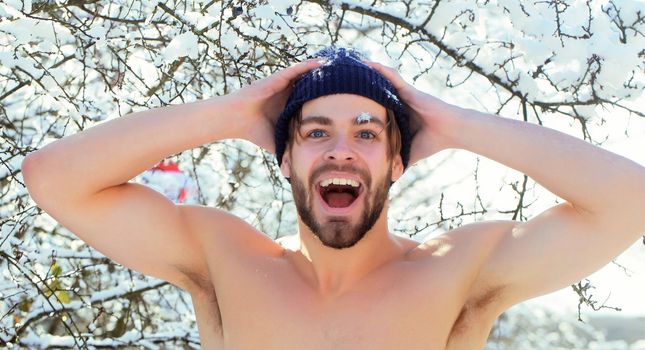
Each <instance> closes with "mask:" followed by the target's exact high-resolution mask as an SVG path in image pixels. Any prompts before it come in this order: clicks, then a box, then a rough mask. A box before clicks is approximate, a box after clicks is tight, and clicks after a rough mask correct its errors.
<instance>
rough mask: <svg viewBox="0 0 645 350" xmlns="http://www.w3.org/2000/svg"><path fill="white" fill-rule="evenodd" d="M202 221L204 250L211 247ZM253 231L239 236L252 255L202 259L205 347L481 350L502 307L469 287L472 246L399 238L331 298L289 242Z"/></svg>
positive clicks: (198, 305) (199, 291) (196, 294)
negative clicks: (394, 254)
mask: <svg viewBox="0 0 645 350" xmlns="http://www.w3.org/2000/svg"><path fill="white" fill-rule="evenodd" d="M207 227H208V226H204V227H203V231H202V232H203V234H201V235H202V239H203V242H204V249H205V251H206V252H209V251H215V250H217V249H216V248H215V247H214V246H212V245H213V244H215V242H214V241H213V240H212V237H211V236H209V235H208V233H207V232H208V229H207ZM211 227H212V226H211ZM245 230H249V231H253V230H252V229H249V228H245ZM258 234H259V233H258V232H257V231H255V232H246V233H245V234H242V235H241V236H246V238H245V239H246V240H248V239H249V238H248V237H257V240H258V242H260V243H258V244H255V243H253V242H247V243H249V244H247V245H246V246H249V247H254V248H253V250H252V251H250V252H249V251H247V252H238V253H236V252H231V254H230V255H228V256H226V257H220V259H219V260H217V261H216V258H214V257H213V256H214V255H215V254H213V255H212V256H208V257H207V259H208V260H209V261H208V265H209V270H210V276H208V277H206V276H204V277H196V278H195V281H198V283H196V285H199V287H197V288H191V290H190V293H191V296H192V300H193V305H194V308H195V313H196V318H197V323H198V327H199V333H200V338H201V342H202V348H203V349H207V350H211V349H236V350H237V349H394V348H399V349H451V350H456V349H481V348H483V346H484V344H485V342H486V339H487V338H488V335H489V332H490V329H491V327H492V325H493V323H494V321H495V319H496V318H497V316H498V315H499V313H500V312H501V310H499V307H497V306H495V303H494V302H491V301H494V299H495V298H494V293H491V292H486V291H481V292H473V290H474V289H476V288H478V286H472V281H473V280H474V276H475V275H476V273H477V271H476V268H477V266H476V264H474V263H469V259H470V258H468V256H469V255H468V254H469V252H468V251H464V250H467V249H473V248H472V244H465V245H464V248H463V249H462V248H460V247H458V246H457V245H456V244H454V243H455V242H454V241H450V243H447V242H446V241H445V240H443V239H438V240H437V242H436V245H434V246H432V245H431V248H429V247H428V246H424V247H423V248H422V247H421V246H419V243H418V242H416V241H413V240H410V239H406V238H401V237H397V239H399V240H400V243H401V247H403V249H404V250H405V251H402V255H401V259H399V260H396V261H393V262H390V263H388V264H386V265H385V266H383V267H381V268H379V269H377V270H375V271H374V272H372V273H370V274H369V275H368V276H366V277H365V278H364V279H363V280H362V282H361V283H360V284H359V285H358V286H357V287H356V288H354V289H352V290H350V291H348V292H346V293H344V294H342V295H340V296H334V297H328V296H322V295H320V294H319V293H318V292H317V290H316V289H314V288H313V287H312V286H311V285H310V283H308V282H307V280H306V278H304V277H303V275H302V273H301V272H300V270H299V268H298V265H299V264H301V263H302V261H301V260H299V257H298V256H299V253H298V252H297V251H294V250H291V249H290V245H291V244H292V243H289V242H290V241H291V239H287V240H286V241H284V242H281V243H280V244H282V245H280V244H278V243H274V242H270V243H269V242H268V239H267V238H266V237H260V236H259V235H261V234H259V235H258ZM294 237H295V236H294ZM220 244H221V242H220ZM211 248H212V249H211ZM432 250H435V251H436V252H438V253H439V254H432ZM470 255H474V256H475V257H473V259H476V255H477V254H470ZM465 257H466V258H465ZM470 262H472V261H470ZM474 296H476V297H474Z"/></svg>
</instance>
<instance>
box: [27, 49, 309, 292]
mask: <svg viewBox="0 0 645 350" xmlns="http://www.w3.org/2000/svg"><path fill="white" fill-rule="evenodd" d="M315 65H316V63H315V62H312V61H309V62H303V63H300V64H297V65H294V66H292V67H289V68H286V69H284V70H282V71H280V72H279V73H276V74H274V75H272V76H270V77H268V78H265V79H262V80H259V81H256V82H254V83H253V84H251V85H250V86H247V87H245V88H243V89H240V90H239V91H237V92H235V93H233V94H230V95H227V96H223V97H215V98H211V99H208V100H204V101H199V102H193V103H189V104H184V105H176V106H167V107H163V108H156V109H152V110H148V111H143V112H138V113H133V114H130V115H127V116H125V117H122V118H117V119H113V120H109V121H107V122H104V123H101V124H99V125H96V126H94V127H91V128H89V129H86V130H84V131H82V132H79V133H77V134H74V135H71V136H68V137H65V138H63V139H61V140H57V141H55V142H53V143H50V144H48V145H47V146H45V147H43V148H42V149H40V150H38V151H36V152H33V153H31V154H29V155H28V156H27V157H26V158H25V160H24V161H23V164H22V171H23V177H24V180H25V183H26V185H27V189H28V191H29V193H30V195H31V196H32V198H33V199H34V201H35V202H36V203H37V204H38V206H39V207H40V208H42V209H43V210H44V211H45V212H47V213H48V214H49V215H51V216H52V217H53V218H54V219H56V220H57V221H59V222H60V223H61V224H62V225H63V226H65V227H67V228H68V229H70V231H72V232H73V233H75V234H76V235H77V236H79V237H80V238H81V239H83V240H84V241H85V242H87V243H88V244H89V245H90V246H92V247H94V248H95V249H97V250H98V251H100V252H101V253H103V254H105V255H106V256H107V257H109V258H111V259H113V260H115V261H116V262H118V263H121V264H123V265H125V266H127V267H129V268H132V269H134V270H137V271H139V272H141V273H143V274H147V275H151V276H155V277H158V278H161V279H164V280H167V281H169V282H171V283H173V284H175V285H178V286H180V287H184V288H187V287H189V286H190V283H191V280H190V279H187V278H186V277H187V276H195V275H199V276H202V277H206V276H207V267H206V262H205V258H204V254H203V252H202V250H201V244H200V242H199V240H198V238H197V237H198V236H197V234H196V233H195V232H192V230H191V227H192V226H194V223H195V220H198V219H199V217H203V216H204V214H203V213H204V210H203V209H204V208H199V206H191V205H175V204H174V203H172V202H171V201H170V200H168V199H166V198H165V197H164V196H163V195H161V194H159V193H158V192H156V191H154V190H152V189H150V188H148V187H146V186H143V185H140V184H136V183H130V182H128V181H129V180H130V179H132V178H134V177H135V176H136V175H138V174H140V173H141V172H143V171H145V170H147V169H149V168H151V167H152V166H153V165H155V164H156V163H158V162H159V161H160V160H162V159H164V158H166V157H168V156H169V155H172V154H176V153H179V152H182V151H184V150H187V149H191V148H194V147H197V146H200V145H203V144H207V143H210V142H213V141H216V140H222V139H228V138H241V139H246V140H249V141H251V142H254V143H256V144H258V145H260V146H262V147H264V148H266V149H268V150H269V151H272V150H273V120H274V119H275V118H277V115H278V114H279V110H280V108H281V107H282V106H283V105H284V103H285V101H286V97H287V96H288V89H289V88H290V85H291V81H292V80H293V79H295V78H296V77H298V76H299V75H300V74H302V73H303V72H305V71H307V70H309V69H311V68H313V67H314V66H315ZM209 213H210V214H209V215H215V216H217V220H218V222H219V223H220V225H217V227H214V228H213V230H214V232H210V234H215V235H224V234H228V233H234V232H231V231H236V228H241V227H240V226H241V225H246V224H245V223H244V222H243V221H242V220H240V219H238V218H236V217H234V216H232V215H230V214H227V213H224V212H222V211H218V210H211V211H209ZM237 231H244V232H248V231H249V230H237ZM211 254H212V252H211Z"/></svg>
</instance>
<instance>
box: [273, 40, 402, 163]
mask: <svg viewBox="0 0 645 350" xmlns="http://www.w3.org/2000/svg"><path fill="white" fill-rule="evenodd" d="M309 58H322V59H324V60H325V63H324V64H323V65H322V66H320V67H318V68H316V69H313V70H311V71H309V72H307V73H305V74H303V76H302V77H301V78H300V79H299V80H298V81H297V82H296V83H295V84H294V88H293V91H292V92H291V95H290V96H289V99H288V100H287V104H286V105H285V107H284V111H283V112H282V114H280V117H278V121H277V122H276V126H275V149H276V157H277V159H278V165H281V164H282V156H283V154H284V151H285V149H286V146H287V140H288V138H289V121H290V120H291V118H293V117H294V116H295V115H294V114H295V113H296V112H297V111H298V110H299V109H300V108H301V107H302V105H303V104H304V103H305V102H307V101H309V100H313V99H315V98H318V97H321V96H326V95H332V94H355V95H360V96H364V97H367V98H369V99H371V100H373V101H375V102H377V103H379V104H380V105H382V106H383V107H385V108H388V109H390V110H392V111H393V112H394V116H395V118H396V122H397V124H398V126H399V130H400V132H401V159H402V161H403V167H404V168H407V166H408V160H409V158H410V144H411V142H412V137H411V132H410V123H409V114H408V111H407V107H406V106H405V105H404V104H403V103H402V102H401V100H400V99H399V97H398V94H397V91H396V89H395V88H394V86H392V83H390V82H389V81H388V80H387V79H386V78H385V77H384V76H383V75H382V74H381V73H380V72H378V71H377V70H375V69H374V68H372V67H370V66H368V65H366V64H365V63H363V61H362V57H361V55H360V54H359V53H358V52H356V51H355V50H352V49H349V50H348V49H344V48H336V47H333V46H331V47H327V48H325V49H322V50H321V51H319V52H317V53H316V54H314V55H313V56H312V57H309Z"/></svg>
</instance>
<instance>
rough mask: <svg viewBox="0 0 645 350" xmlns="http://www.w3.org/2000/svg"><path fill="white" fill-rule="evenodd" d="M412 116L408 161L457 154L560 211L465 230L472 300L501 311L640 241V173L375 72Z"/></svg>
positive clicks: (643, 184) (585, 146)
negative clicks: (475, 271)
mask: <svg viewBox="0 0 645 350" xmlns="http://www.w3.org/2000/svg"><path fill="white" fill-rule="evenodd" d="M374 66H375V68H378V69H380V70H381V71H383V72H384V74H386V76H388V77H389V78H390V79H391V80H393V81H394V82H395V85H396V86H397V88H399V90H403V91H401V95H402V97H403V98H404V99H407V101H408V103H409V104H410V105H411V107H412V108H413V109H414V110H415V113H414V116H415V118H416V122H417V126H418V133H417V134H416V136H415V137H414V139H413V143H412V156H411V158H412V159H411V161H414V160H418V159H421V158H424V157H427V156H429V155H431V154H433V153H435V152H437V151H438V150H441V149H445V148H460V149H465V150H468V151H471V152H474V153H477V154H480V155H483V156H485V157H487V158H490V159H492V160H495V161H497V162H499V163H502V164H504V165H506V166H508V167H511V168H513V169H516V170H518V171H521V172H523V173H524V174H526V175H528V176H530V177H531V178H532V179H534V180H535V181H536V182H538V183H539V184H540V185H542V186H544V187H545V188H546V189H548V190H549V191H551V192H553V193H554V194H556V195H558V196H559V197H561V198H563V199H564V200H565V201H566V202H565V203H562V204H560V205H556V206H554V207H553V208H551V209H549V210H546V211H545V212H544V213H542V214H540V215H538V216H536V217H535V218H533V219H531V220H529V221H527V222H523V223H522V222H515V221H495V222H486V223H476V224H472V225H471V226H472V227H470V229H472V231H470V230H469V232H473V233H474V234H476V233H477V232H481V233H482V234H481V235H480V237H475V236H473V235H471V237H472V239H474V240H478V242H482V244H481V245H479V246H480V247H483V248H482V249H485V250H487V251H486V252H483V254H481V255H480V256H481V257H482V258H481V269H480V272H479V277H478V279H477V281H476V282H475V285H476V286H478V287H477V289H478V290H491V289H492V290H498V291H499V297H500V298H499V300H501V301H502V302H503V303H506V304H507V305H506V306H510V305H512V304H514V303H517V302H520V301H522V300H525V299H528V298H531V297H534V296H537V295H540V294H544V293H548V292H551V291H553V290H556V289H559V288H562V287H565V286H567V285H570V284H573V283H575V282H577V281H579V280H580V279H582V278H584V277H585V276H587V275H589V274H591V273H592V272H593V271H595V270H597V269H599V268H601V267H602V266H603V265H605V264H607V263H608V262H609V261H610V260H611V259H612V258H614V257H616V256H617V255H619V254H620V253H621V252H622V251H624V250H625V249H627V248H628V247H629V246H630V245H631V244H632V243H634V242H635V241H636V240H637V239H638V238H639V236H640V235H641V234H643V233H644V232H645V215H643V213H645V168H644V167H642V166H641V165H639V164H637V163H635V162H633V161H631V160H629V159H626V158H624V157H622V156H620V155H617V154H614V153H611V152H608V151H606V150H603V149H601V148H599V147H596V146H593V145H591V144H589V143H587V142H585V141H583V140H579V139H577V138H575V137H571V136H569V135H566V134H564V133H561V132H558V131H556V130H553V129H549V128H546V127H541V126H538V125H534V124H531V123H527V122H522V121H517V120H512V119H507V118H502V117H499V116H494V115H490V114H485V113H480V112H477V111H473V110H466V109H462V108H458V107H456V106H451V105H448V104H446V103H444V102H442V101H440V100H438V99H436V98H434V97H432V96H429V95H427V94H424V93H422V92H420V91H418V90H416V89H414V88H413V87H412V86H411V85H409V84H407V83H405V82H404V81H403V79H402V78H401V77H400V76H399V75H398V73H396V72H395V71H394V70H392V69H390V68H387V67H383V66H380V65H376V64H374Z"/></svg>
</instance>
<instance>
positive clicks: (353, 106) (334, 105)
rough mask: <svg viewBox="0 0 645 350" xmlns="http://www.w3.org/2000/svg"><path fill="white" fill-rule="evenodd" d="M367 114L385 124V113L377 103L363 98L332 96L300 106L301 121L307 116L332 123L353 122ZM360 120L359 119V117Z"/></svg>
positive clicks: (345, 95)
mask: <svg viewBox="0 0 645 350" xmlns="http://www.w3.org/2000/svg"><path fill="white" fill-rule="evenodd" d="M365 114H369V115H370V116H371V117H372V118H375V119H379V120H381V121H383V122H385V121H386V120H387V119H386V117H387V112H386V109H385V107H383V106H381V105H380V104H379V103H377V102H375V101H373V100H371V99H369V98H367V97H363V96H359V95H352V94H334V95H327V96H322V97H318V98H316V99H313V100H310V101H307V102H305V104H303V105H302V119H303V120H304V119H306V118H307V117H308V116H327V117H329V118H330V119H332V121H334V120H336V121H342V120H346V121H354V120H356V118H357V117H359V116H361V115H363V119H365ZM359 118H360V117H359Z"/></svg>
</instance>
